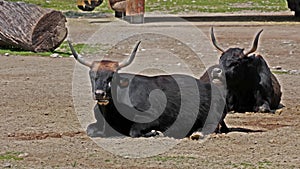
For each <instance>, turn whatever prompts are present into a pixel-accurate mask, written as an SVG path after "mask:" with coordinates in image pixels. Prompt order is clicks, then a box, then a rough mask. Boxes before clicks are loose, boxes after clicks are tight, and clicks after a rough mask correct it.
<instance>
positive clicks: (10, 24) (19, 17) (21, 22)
mask: <svg viewBox="0 0 300 169" xmlns="http://www.w3.org/2000/svg"><path fill="white" fill-rule="evenodd" d="M65 22H66V18H65V16H64V15H63V14H62V13H61V12H59V11H55V10H51V9H44V8H41V7H38V6H37V5H32V4H26V3H23V2H17V3H14V2H7V1H2V0H0V47H7V46H9V47H13V48H21V49H24V50H30V51H34V52H44V51H53V50H54V49H55V48H57V47H58V46H59V45H60V44H61V43H62V42H63V40H64V39H65V38H66V36H67V28H66V26H65Z"/></svg>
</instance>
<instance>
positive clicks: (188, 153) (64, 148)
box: [0, 15, 300, 168]
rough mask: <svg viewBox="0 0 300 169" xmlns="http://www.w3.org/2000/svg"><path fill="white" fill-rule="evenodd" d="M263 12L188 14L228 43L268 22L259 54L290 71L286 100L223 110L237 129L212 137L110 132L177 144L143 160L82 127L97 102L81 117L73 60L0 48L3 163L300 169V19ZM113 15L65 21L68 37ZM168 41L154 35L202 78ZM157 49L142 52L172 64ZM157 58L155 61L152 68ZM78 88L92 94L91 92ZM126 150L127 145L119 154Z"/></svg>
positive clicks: (247, 40) (160, 21)
mask: <svg viewBox="0 0 300 169" xmlns="http://www.w3.org/2000/svg"><path fill="white" fill-rule="evenodd" d="M251 18H252V19H251ZM255 18H256V19H255ZM262 18H264V19H261V18H260V17H259V16H247V15H245V16H243V17H233V16H215V15H213V16H209V17H208V16H205V17H201V16H200V17H192V18H186V19H189V20H190V21H191V24H192V25H193V26H194V27H196V28H197V29H199V30H200V31H201V32H203V35H205V36H208V35H209V30H210V27H211V26H212V25H213V26H214V27H215V31H216V36H217V38H218V41H219V43H220V45H221V46H223V47H224V48H227V47H230V46H240V47H243V48H246V49H247V48H249V46H251V43H252V38H253V36H254V35H255V33H256V32H258V31H259V30H260V29H264V33H263V35H262V37H261V40H260V46H259V50H258V52H257V53H260V54H262V55H263V56H264V58H265V59H266V60H267V62H268V64H269V66H270V67H274V66H280V67H282V69H285V70H287V71H286V72H285V71H282V72H281V73H277V74H276V77H277V78H278V79H279V81H280V83H281V86H282V91H283V97H282V104H284V105H285V107H284V108H283V109H282V110H281V111H277V112H276V113H275V114H259V113H246V114H229V115H228V116H227V117H226V122H227V124H228V126H229V127H230V128H232V129H233V131H232V132H230V133H228V134H219V135H211V136H210V137H209V138H208V139H207V140H206V141H204V142H200V141H191V140H186V139H182V140H174V139H172V138H147V139H145V138H140V139H132V138H116V139H113V140H108V142H113V141H115V142H116V147H118V145H117V144H125V145H126V144H127V143H128V142H131V143H134V144H135V143H136V144H138V143H139V142H141V143H143V142H148V143H149V142H150V143H151V144H152V142H158V143H159V144H160V145H162V146H163V145H165V144H166V145H167V144H168V142H176V144H175V145H173V146H171V147H170V149H168V150H166V151H164V152H162V153H160V154H159V155H155V156H149V157H142V158H130V157H128V156H124V154H121V155H117V154H116V153H111V152H109V151H106V150H105V149H106V148H107V147H106V148H105V147H101V146H98V145H97V144H96V141H95V140H92V139H91V138H89V137H88V136H87V135H86V134H85V127H86V126H87V125H88V124H89V123H92V122H94V121H93V112H92V106H93V104H94V102H93V100H92V99H91V98H89V99H90V100H88V101H86V102H87V103H86V104H88V105H86V107H85V108H86V109H84V111H86V110H87V111H88V112H86V113H85V114H86V116H87V117H86V116H83V117H81V115H82V114H80V110H79V109H78V107H80V106H84V104H85V103H84V104H83V105H78V103H76V102H77V101H76V98H75V99H74V88H73V90H72V86H73V87H74V86H75V87H76V84H75V85H74V78H76V76H73V72H74V70H75V72H76V71H77V70H78V69H81V68H82V67H80V66H78V65H75V61H74V59H73V58H51V57H36V56H9V57H7V56H4V55H0V65H1V66H0V84H1V89H0V95H1V100H0V123H1V125H0V133H1V134H0V137H1V139H0V145H1V146H0V155H1V156H0V166H1V167H3V168H300V157H299V154H300V139H299V138H300V123H299V122H300V87H299V84H300V73H299V71H300V69H299V64H300V36H299V30H300V22H299V21H297V20H295V19H293V18H292V17H291V16H286V15H276V16H272V15H270V16H267V17H262ZM164 19H165V20H168V21H164ZM253 20H254V21H253ZM111 21H112V20H111V18H94V19H84V18H83V19H68V27H69V38H70V39H72V41H73V42H76V43H79V42H86V41H88V40H89V38H88V37H90V36H91V35H92V34H94V33H95V31H96V30H98V29H99V27H101V26H103V25H104V24H107V23H110V22H111ZM147 21H149V22H147ZM112 22H116V21H112ZM169 22H172V18H170V17H169V18H156V17H149V18H148V19H147V18H146V24H143V25H134V26H132V27H141V28H144V27H154V28H157V27H159V26H161V27H166V28H168V29H169V27H168V24H169ZM188 26H191V25H187V24H186V23H184V24H183V23H181V22H177V23H176V25H175V26H172V27H175V28H176V27H177V28H184V27H188ZM112 31H113V30H112ZM179 33H180V32H179ZM155 36H156V35H154V36H151V35H149V37H148V39H149V41H150V42H149V44H148V45H151V44H152V47H153V48H154V47H155V45H154V44H153V43H152V42H151V38H150V37H152V38H155ZM144 39H147V38H144ZM168 39H169V40H170V38H165V39H164V37H160V39H159V40H160V41H161V43H160V45H159V48H161V49H164V48H170V51H173V54H174V53H176V54H177V55H180V56H181V59H184V60H185V62H187V63H189V64H190V65H192V66H191V67H192V72H197V73H198V74H194V75H195V76H200V75H201V74H202V72H203V70H204V68H205V67H201V66H197V65H194V60H193V58H191V57H189V56H188V54H189V52H191V51H185V52H182V51H181V50H180V48H175V47H176V44H177V45H179V44H180V42H178V41H176V40H174V39H171V40H170V41H168ZM134 40H136V39H134V38H133V40H132V42H130V44H131V46H133V44H134V43H135V42H134ZM120 43H121V42H120ZM143 43H144V42H143ZM146 44H147V42H145V43H144V47H142V50H141V54H143V53H147V51H148V48H147V47H149V46H147V45H146ZM172 45H173V46H172ZM208 45H209V46H210V44H208ZM108 46H109V45H108ZM131 46H130V47H131ZM173 47H174V48H173ZM121 49H122V48H121V47H120V49H119V48H116V49H115V48H114V49H113V50H112V51H115V50H117V51H118V52H120V53H126V52H129V51H130V50H131V48H128V49H126V50H127V51H119V50H121ZM143 49H144V50H143ZM246 49H245V50H246ZM124 50H125V49H124ZM176 50H178V51H176ZM182 50H185V48H184V49H182ZM209 50H212V51H214V53H213V54H214V55H215V57H216V56H218V53H217V52H216V51H215V50H214V49H213V48H210V49H209ZM104 51H105V50H104ZM180 52H181V53H180ZM178 53H179V54H178ZM192 53H193V52H192ZM154 54H155V55H153V54H148V55H150V57H149V56H147V57H144V59H145V58H148V59H149V58H151V56H152V59H153V56H155V59H156V60H159V62H160V64H161V65H164V64H165V66H166V67H167V66H170V65H168V63H170V62H171V61H172V58H168V57H165V55H164V56H163V55H160V53H159V52H156V53H154ZM171 54H172V52H171ZM185 55H187V56H185ZM111 57H114V56H111ZM142 59H143V57H141V58H140V60H137V62H136V63H137V65H140V66H145V64H147V65H148V64H149V60H146V61H145V60H142ZM155 59H154V60H155ZM168 61H170V62H168ZM216 62H217V58H214V59H213V60H212V61H211V62H209V64H213V63H216ZM207 63H208V62H207ZM172 64H173V63H172ZM174 64H176V63H174ZM161 65H159V64H157V65H156V64H155V63H153V65H152V66H153V67H155V66H161ZM171 66H172V65H171ZM161 67H162V66H161ZM172 67H173V66H172ZM158 68H159V67H158ZM82 69H83V70H85V69H84V68H82ZM194 70H195V71H194ZM170 71H172V69H170ZM83 73H87V71H85V72H83ZM150 73H151V72H150ZM152 73H153V72H152ZM86 75H87V74H86ZM86 75H85V76H86ZM85 80H88V79H85ZM88 83H89V82H88V81H87V84H88ZM83 95H85V96H87V97H91V94H90V93H89V91H87V92H86V93H84V94H83ZM75 96H76V95H75ZM76 107H77V108H76ZM75 110H76V111H75ZM85 117H86V119H87V120H86V121H85V122H83V121H82V119H84V118H85ZM247 131H249V132H247ZM99 140H100V142H101V141H103V140H104V141H103V145H105V144H106V143H107V140H106V141H105V139H102V140H101V138H100V139H99V138H98V141H99ZM126 142H127V143H126ZM112 144H113V143H112ZM112 144H108V146H111V145H112ZM151 144H148V145H147V146H143V145H142V144H139V146H140V147H139V148H140V149H144V148H145V149H147V148H148V149H149V148H150V149H151ZM153 144H154V143H153ZM149 145H150V146H149ZM128 146H130V144H128ZM123 148H124V147H123ZM154 148H155V147H154ZM126 151H127V150H126V148H125V149H124V150H123V153H124V152H126ZM128 151H130V150H128ZM125 154H126V153H125Z"/></svg>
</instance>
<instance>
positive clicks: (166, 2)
mask: <svg viewBox="0 0 300 169" xmlns="http://www.w3.org/2000/svg"><path fill="white" fill-rule="evenodd" d="M9 1H19V0H9ZM23 2H26V3H32V4H37V5H39V6H42V7H45V8H52V9H56V10H61V11H80V10H79V9H78V8H77V6H76V1H75V0H48V1H45V0H23ZM145 8H146V9H145V10H146V12H154V11H158V12H165V13H172V14H177V13H181V12H238V11H245V10H247V11H265V12H271V11H284V10H288V7H287V2H286V0H264V1H261V0H225V1H223V0H189V1H187V0H146V2H145ZM93 12H101V13H113V11H112V10H111V9H110V7H109V5H108V0H104V1H103V3H102V4H101V5H100V6H99V7H97V8H95V10H94V11H93Z"/></svg>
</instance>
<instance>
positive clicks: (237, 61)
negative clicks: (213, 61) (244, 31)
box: [211, 28, 263, 82]
mask: <svg viewBox="0 0 300 169" xmlns="http://www.w3.org/2000/svg"><path fill="white" fill-rule="evenodd" d="M262 31H263V30H261V31H259V32H258V33H257V35H256V37H255V39H254V42H253V45H252V48H251V49H250V50H249V51H248V52H244V49H241V48H229V49H227V50H223V49H222V48H221V47H219V46H218V44H217V42H216V38H215V35H214V31H213V28H211V39H212V43H213V45H214V46H215V47H216V48H217V49H218V50H219V51H221V52H222V55H221V57H220V60H219V64H220V66H222V68H223V69H224V71H225V75H226V80H227V82H228V80H229V79H230V80H229V81H231V80H233V79H235V80H239V78H243V77H241V76H240V75H241V74H243V72H244V71H247V66H248V65H247V64H248V63H249V60H250V57H248V56H249V54H251V53H253V52H255V51H256V49H257V45H258V40H259V36H260V34H261V32H262Z"/></svg>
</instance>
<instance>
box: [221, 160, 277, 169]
mask: <svg viewBox="0 0 300 169" xmlns="http://www.w3.org/2000/svg"><path fill="white" fill-rule="evenodd" d="M226 165H228V166H231V167H232V168H242V169H248V168H249V169H252V168H259V169H266V168H272V162H270V161H265V160H264V161H259V162H258V163H250V162H241V163H233V162H228V163H226Z"/></svg>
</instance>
